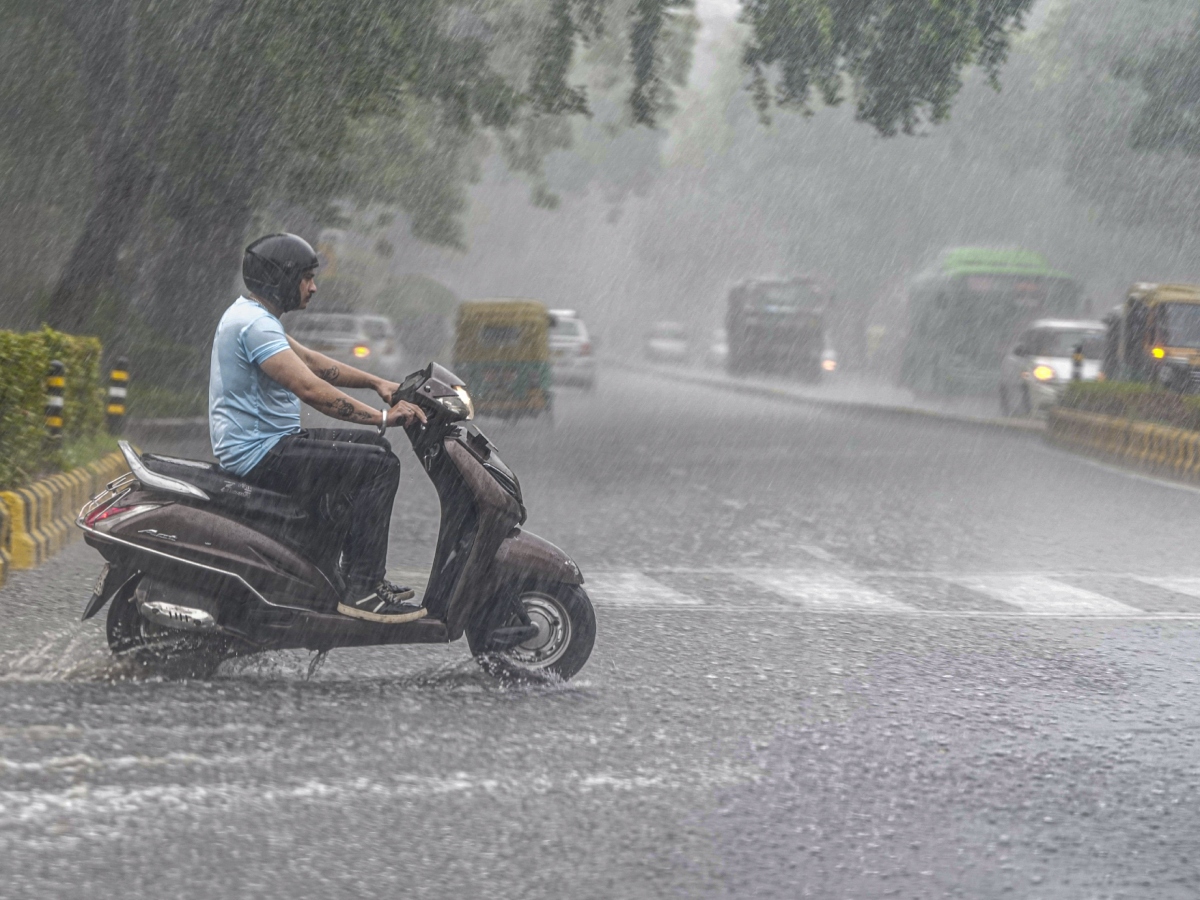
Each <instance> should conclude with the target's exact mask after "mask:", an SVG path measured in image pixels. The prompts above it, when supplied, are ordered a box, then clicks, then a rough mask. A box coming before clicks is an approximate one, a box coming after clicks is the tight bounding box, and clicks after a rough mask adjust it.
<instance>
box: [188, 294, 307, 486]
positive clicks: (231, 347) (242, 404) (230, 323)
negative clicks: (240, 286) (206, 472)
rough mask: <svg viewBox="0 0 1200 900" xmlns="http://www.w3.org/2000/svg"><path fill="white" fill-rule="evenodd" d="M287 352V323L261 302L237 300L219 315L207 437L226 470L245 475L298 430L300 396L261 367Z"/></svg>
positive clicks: (209, 378) (209, 384) (209, 379)
mask: <svg viewBox="0 0 1200 900" xmlns="http://www.w3.org/2000/svg"><path fill="white" fill-rule="evenodd" d="M287 349H288V342H287V337H286V336H285V335H284V333H283V323H281V322H280V321H279V319H277V318H276V317H275V316H273V315H271V314H270V313H269V312H268V311H267V310H266V308H265V307H264V306H263V305H262V304H261V303H258V302H257V301H255V300H251V299H249V298H247V297H239V298H238V299H237V301H236V302H235V303H234V304H233V305H232V306H230V307H229V309H227V310H225V315H223V316H221V321H220V323H219V324H218V325H217V335H216V337H215V338H213V348H212V362H211V364H210V367H209V373H208V434H209V437H210V438H211V439H212V448H213V455H214V456H216V458H217V461H218V462H219V463H220V464H221V468H223V469H225V470H226V471H228V472H232V473H233V474H235V475H245V474H246V473H247V472H249V471H250V470H251V469H253V468H254V467H255V466H257V465H258V464H259V463H260V462H262V459H263V457H264V456H266V455H267V453H269V452H270V450H271V448H272V447H274V446H275V444H276V443H278V441H279V439H280V438H281V437H283V436H285V435H288V434H295V433H296V432H297V431H299V430H300V398H299V397H297V396H296V395H295V394H293V393H292V392H291V391H289V390H288V389H287V388H285V387H284V386H283V385H281V384H280V383H279V382H277V381H275V380H273V379H272V378H270V377H269V376H268V375H267V374H266V373H265V372H263V370H262V369H261V368H259V367H260V366H261V365H262V363H263V361H264V360H267V359H270V358H271V357H272V356H274V355H275V354H276V353H279V352H280V351H281V350H287Z"/></svg>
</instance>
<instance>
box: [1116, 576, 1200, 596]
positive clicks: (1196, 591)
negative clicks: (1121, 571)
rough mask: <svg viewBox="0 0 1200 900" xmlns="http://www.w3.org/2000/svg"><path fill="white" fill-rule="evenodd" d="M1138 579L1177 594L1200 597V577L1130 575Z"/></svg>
mask: <svg viewBox="0 0 1200 900" xmlns="http://www.w3.org/2000/svg"><path fill="white" fill-rule="evenodd" d="M1130 577H1132V578H1133V579H1135V580H1136V581H1141V582H1143V583H1144V584H1150V585H1153V586H1154V587H1160V588H1165V589H1166V590H1168V591H1174V592H1175V593H1176V594H1184V595H1185V596H1188V597H1200V578H1194V577H1190V576H1185V577H1175V578H1162V577H1158V576H1144V575H1132V576H1130Z"/></svg>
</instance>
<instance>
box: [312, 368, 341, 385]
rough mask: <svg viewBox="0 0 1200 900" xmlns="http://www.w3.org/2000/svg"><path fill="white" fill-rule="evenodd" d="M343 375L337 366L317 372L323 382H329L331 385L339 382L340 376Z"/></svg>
mask: <svg viewBox="0 0 1200 900" xmlns="http://www.w3.org/2000/svg"><path fill="white" fill-rule="evenodd" d="M341 374H342V372H341V370H340V369H339V368H338V367H337V366H330V367H329V368H328V369H321V370H319V371H318V372H317V377H318V378H320V379H321V380H322V381H328V382H329V383H330V384H333V383H334V382H335V381H337V379H338V376H339V375H341Z"/></svg>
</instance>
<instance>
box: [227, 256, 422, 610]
mask: <svg viewBox="0 0 1200 900" xmlns="http://www.w3.org/2000/svg"><path fill="white" fill-rule="evenodd" d="M317 266H318V260H317V254H316V252H315V251H314V250H313V248H312V247H311V246H310V245H309V244H308V242H307V241H305V240H303V239H302V238H299V237H297V236H296V235H294V234H271V235H267V236H266V237H262V238H259V239H258V240H256V241H254V243H252V244H250V246H249V247H247V248H246V251H245V256H244V257H243V259H242V280H243V281H244V282H245V285H246V288H247V291H248V296H242V297H239V298H238V299H237V300H236V301H235V302H234V303H233V305H232V306H230V307H229V309H227V310H226V311H225V314H224V315H223V316H222V317H221V321H220V323H219V324H218V325H217V331H216V336H215V337H214V339H213V348H212V361H211V366H210V371H209V388H208V390H209V393H208V410H209V413H208V414H209V435H210V437H211V440H212V449H213V454H214V455H215V456H216V458H217V460H218V462H219V463H220V464H221V467H222V468H223V469H225V470H226V471H228V472H231V473H232V474H234V475H236V476H238V477H239V478H241V479H242V480H244V481H248V482H250V483H251V484H254V485H256V486H258V487H261V488H264V489H267V490H272V491H277V492H279V493H285V494H289V495H291V496H292V497H293V498H295V499H296V500H297V501H298V502H299V503H300V504H301V505H302V506H303V507H304V508H305V509H306V511H307V512H308V514H309V515H311V516H315V517H317V521H325V522H328V526H329V527H328V531H327V533H328V534H329V535H330V536H331V537H335V539H337V540H339V541H340V542H341V563H340V568H341V573H342V576H343V578H344V580H345V584H346V590H345V594H344V596H343V598H342V600H341V602H339V603H338V606H337V611H338V612H339V613H342V614H343V615H346V616H351V617H353V618H357V619H366V620H368V621H372V622H382V623H400V622H410V621H413V620H414V619H419V618H422V617H423V616H424V615H425V609H424V608H423V607H421V606H418V605H416V604H413V603H406V602H405V601H406V600H409V599H411V598H412V597H413V596H414V592H413V590H412V589H411V588H408V587H404V586H401V585H396V584H392V583H391V582H389V581H387V580H386V579H385V578H384V575H385V573H386V562H387V543H388V526H389V522H390V518H391V512H392V504H393V502H394V500H395V496H396V489H397V487H398V486H399V483H400V460H399V459H397V457H396V454H395V453H393V452H392V448H391V445H390V444H389V443H388V442H387V440H386V439H384V438H383V437H382V436H381V434H380V433H379V432H376V431H371V430H367V429H362V428H357V429H350V428H348V429H323V428H322V429H317V428H313V429H303V428H301V427H300V403H301V401H303V402H304V403H307V404H308V405H309V406H311V407H312V408H314V409H316V410H318V411H319V412H322V413H324V414H325V415H327V416H331V417H332V418H335V419H340V420H342V421H344V422H352V423H357V424H361V425H374V426H376V427H377V428H379V427H380V426H392V425H411V424H414V423H415V422H422V423H424V422H425V421H426V417H425V413H424V412H423V411H422V410H421V409H420V408H419V407H417V406H416V405H414V404H412V403H406V402H404V401H401V402H399V403H396V404H394V405H391V406H390V408H384V409H382V410H380V409H373V408H372V407H370V406H368V405H367V404H365V403H362V402H360V401H358V400H356V399H354V398H353V397H351V396H349V395H348V394H346V393H344V392H343V391H341V390H339V388H370V389H372V390H374V391H375V393H377V394H378V395H379V396H380V397H381V398H383V400H384V402H385V403H387V404H391V397H392V396H393V394H394V393H395V392H396V390H397V389H398V388H399V385H398V384H395V383H393V382H390V381H386V380H384V379H382V378H379V377H376V376H374V375H370V374H368V373H366V372H363V371H361V370H359V369H356V368H354V367H352V366H348V365H345V364H343V363H339V362H337V361H335V360H332V359H330V358H329V357H327V356H324V355H322V354H320V353H317V352H316V351H314V350H310V349H309V348H307V347H305V346H303V345H302V344H300V343H299V342H297V341H296V340H295V339H294V338H292V337H289V336H288V335H287V334H285V333H284V329H283V325H282V323H281V322H280V319H279V317H280V316H281V315H282V314H283V313H285V312H291V311H293V310H300V309H304V308H305V307H307V306H308V302H309V300H311V299H312V296H313V294H315V293H316V290H317V285H316V270H317Z"/></svg>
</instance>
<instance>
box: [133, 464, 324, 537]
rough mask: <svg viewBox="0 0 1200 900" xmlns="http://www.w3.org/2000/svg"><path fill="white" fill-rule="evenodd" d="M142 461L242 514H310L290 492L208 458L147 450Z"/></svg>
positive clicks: (292, 517) (289, 517) (296, 517)
mask: <svg viewBox="0 0 1200 900" xmlns="http://www.w3.org/2000/svg"><path fill="white" fill-rule="evenodd" d="M142 462H143V463H144V464H145V466H146V468H147V469H149V470H150V471H151V472H155V473H157V474H159V475H166V476H167V477H169V478H178V479H179V480H180V481H186V482H187V483H188V484H192V485H195V486H196V487H198V488H200V490H202V491H204V493H206V494H208V496H209V498H210V502H211V503H212V505H214V506H216V507H218V508H219V509H221V510H222V511H224V512H227V513H229V514H231V515H234V516H237V517H239V518H266V519H273V520H275V521H278V522H283V523H288V522H301V521H303V520H304V519H306V518H307V517H308V514H307V513H305V512H304V510H303V509H301V508H300V505H299V504H297V503H296V501H295V500H294V499H292V497H290V496H289V495H287V494H280V493H278V492H276V491H268V490H266V489H264V488H260V487H257V486H255V485H253V484H250V483H249V482H247V481H242V480H241V479H240V478H238V477H237V476H236V475H233V474H231V473H229V472H226V471H225V470H224V469H222V468H220V467H219V466H217V465H215V464H213V463H210V462H205V461H204V460H200V459H182V458H180V457H177V456H159V455H157V454H155V453H144V454H142Z"/></svg>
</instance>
